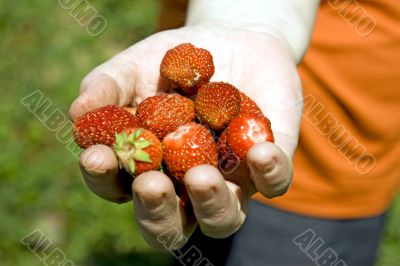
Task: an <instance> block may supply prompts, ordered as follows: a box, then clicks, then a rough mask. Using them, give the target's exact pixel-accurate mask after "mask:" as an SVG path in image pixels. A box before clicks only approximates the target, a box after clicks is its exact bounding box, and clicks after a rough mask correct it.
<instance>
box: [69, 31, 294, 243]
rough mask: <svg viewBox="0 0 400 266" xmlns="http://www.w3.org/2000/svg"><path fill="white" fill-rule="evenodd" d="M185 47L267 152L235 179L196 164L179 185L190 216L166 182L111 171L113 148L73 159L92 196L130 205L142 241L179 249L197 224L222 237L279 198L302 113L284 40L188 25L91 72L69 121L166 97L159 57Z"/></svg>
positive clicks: (151, 175) (254, 154) (258, 152)
mask: <svg viewBox="0 0 400 266" xmlns="http://www.w3.org/2000/svg"><path fill="white" fill-rule="evenodd" d="M185 42H190V43H192V44H194V45H195V46H196V47H201V48H205V49H207V50H209V51H210V52H211V54H212V55H213V58H214V64H215V74H214V76H213V77H212V81H225V82H229V83H231V84H233V85H234V86H236V87H237V88H239V89H240V90H242V91H243V92H245V93H246V94H247V95H248V96H250V97H251V98H253V99H254V100H255V101H256V103H257V104H258V105H259V106H260V108H261V109H262V110H263V112H264V114H265V115H266V116H267V117H268V118H269V119H270V120H271V123H272V130H273V132H274V137H275V143H260V144H256V145H254V146H253V147H252V148H251V149H250V151H249V153H248V155H247V162H248V165H249V168H243V167H237V168H235V169H234V171H232V170H230V171H227V170H226V169H217V168H215V167H212V166H209V165H200V166H197V167H194V168H192V169H190V170H189V171H188V172H187V173H186V175H185V177H184V184H185V186H186V188H187V191H188V193H189V197H190V201H191V203H192V206H193V208H192V209H190V210H189V209H188V208H185V207H184V204H182V203H181V200H180V198H179V197H178V196H177V195H176V193H175V190H174V186H173V183H172V182H171V180H170V179H169V177H167V176H166V175H165V174H163V173H161V172H156V171H151V172H146V173H143V174H141V175H139V176H137V177H136V178H135V180H134V181H133V183H132V186H131V185H130V184H131V179H130V178H129V177H127V176H124V175H123V174H121V172H122V171H119V170H118V161H117V158H116V156H115V154H114V152H113V151H112V149H111V148H109V147H107V146H104V145H95V146H92V147H90V148H88V149H86V150H85V151H84V152H83V153H82V156H81V160H80V166H81V170H82V175H83V177H84V179H85V182H86V184H87V185H88V187H89V188H90V189H91V190H92V191H93V192H94V193H95V194H97V195H98V196H100V197H102V198H104V199H107V200H109V201H113V202H117V203H122V202H126V201H129V200H131V199H133V203H134V206H135V214H136V215H135V217H136V219H137V222H138V224H139V225H140V228H141V231H142V234H143V236H144V238H145V239H146V240H147V241H148V242H149V243H150V244H151V245H153V246H161V244H167V245H168V243H160V239H159V236H160V235H162V234H163V233H165V232H168V231H169V230H174V232H177V233H178V237H177V238H175V239H171V241H172V240H174V241H175V243H177V244H178V245H176V246H174V247H176V248H177V247H179V246H180V245H183V244H184V243H185V241H186V240H187V238H188V237H189V236H190V235H191V234H192V232H193V230H194V228H195V227H196V225H197V224H198V225H199V226H200V229H201V230H202V232H203V233H204V234H205V235H208V236H210V237H215V238H223V237H227V236H229V235H231V234H232V233H234V232H235V231H236V230H237V229H238V228H239V227H240V226H241V225H242V224H243V222H244V219H245V217H246V206H247V201H248V199H249V198H250V197H251V195H253V194H254V193H256V192H260V193H262V194H263V195H264V196H265V197H268V198H272V197H276V196H280V195H283V194H284V193H285V192H286V191H287V189H288V187H289V185H290V182H291V177H292V155H293V152H294V150H295V147H296V145H297V139H298V132H299V124H300V117H301V110H302V106H301V104H299V102H300V100H301V97H302V96H301V85H300V81H299V77H298V74H297V71H296V64H295V60H294V58H293V56H292V55H291V53H290V49H288V47H287V46H286V44H285V41H284V40H282V39H281V38H279V36H274V35H272V34H264V33H257V32H253V31H248V30H240V29H235V28H229V27H224V26H221V25H207V26H200V25H197V26H187V27H183V28H180V29H176V30H170V31H164V32H161V33H157V34H154V35H152V36H150V37H149V38H147V39H144V40H143V41H141V42H139V43H137V44H135V45H133V46H131V47H130V48H128V49H127V50H125V51H123V52H121V53H120V54H118V55H116V56H115V57H113V58H112V59H110V60H109V61H108V62H106V63H104V64H102V65H100V66H98V67H97V68H95V69H94V70H93V71H92V72H90V73H89V74H88V75H87V76H86V77H85V78H84V79H83V81H82V84H81V88H80V95H79V97H78V98H77V99H76V100H75V101H74V102H73V103H72V105H71V108H70V116H71V119H72V120H74V119H75V118H77V117H78V116H79V115H81V114H84V113H86V112H88V111H91V110H93V109H96V108H98V107H101V106H104V105H107V104H115V105H119V106H125V105H135V104H138V103H140V102H141V101H143V100H144V99H145V98H147V97H149V96H153V95H155V94H157V93H159V92H168V91H169V89H168V86H167V84H165V83H164V82H163V80H162V79H160V74H159V66H160V62H161V59H162V58H163V56H164V54H165V52H166V51H167V50H168V49H170V48H173V47H174V46H176V45H178V44H180V43H185Z"/></svg>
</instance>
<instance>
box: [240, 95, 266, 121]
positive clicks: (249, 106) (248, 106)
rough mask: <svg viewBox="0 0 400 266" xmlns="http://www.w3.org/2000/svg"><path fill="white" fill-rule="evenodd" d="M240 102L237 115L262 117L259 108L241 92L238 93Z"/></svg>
mask: <svg viewBox="0 0 400 266" xmlns="http://www.w3.org/2000/svg"><path fill="white" fill-rule="evenodd" d="M240 100H241V101H240V111H239V114H256V115H260V116H263V113H262V111H261V109H260V107H258V105H257V104H256V103H255V102H254V101H253V100H252V99H251V98H250V97H249V96H247V95H246V94H244V93H243V92H240Z"/></svg>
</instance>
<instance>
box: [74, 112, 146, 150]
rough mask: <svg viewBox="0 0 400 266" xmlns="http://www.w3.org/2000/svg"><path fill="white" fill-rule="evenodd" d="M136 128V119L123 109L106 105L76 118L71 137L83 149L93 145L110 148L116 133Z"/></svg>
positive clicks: (137, 124)
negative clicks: (72, 136)
mask: <svg viewBox="0 0 400 266" xmlns="http://www.w3.org/2000/svg"><path fill="white" fill-rule="evenodd" d="M137 126H139V122H138V120H137V119H136V117H135V116H134V115H132V114H131V113H129V112H127V111H126V110H124V108H123V107H118V106H115V105H107V106H104V107H101V108H98V109H96V110H93V111H91V112H88V113H86V114H84V115H81V116H80V117H78V118H77V119H76V120H75V122H74V126H73V135H74V138H75V142H76V143H77V144H78V145H79V146H80V147H81V148H84V149H86V148H88V147H90V146H92V145H95V144H104V145H107V146H110V147H111V146H112V145H113V144H114V141H115V133H116V132H117V133H118V132H121V131H122V130H124V129H125V128H129V127H137Z"/></svg>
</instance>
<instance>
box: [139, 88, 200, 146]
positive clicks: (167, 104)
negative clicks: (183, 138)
mask: <svg viewBox="0 0 400 266" xmlns="http://www.w3.org/2000/svg"><path fill="white" fill-rule="evenodd" d="M136 116H137V118H138V119H139V121H140V124H141V126H142V127H144V128H146V129H148V130H150V131H151V132H153V133H154V134H156V136H157V137H158V138H159V139H163V138H164V137H165V135H167V134H168V133H170V132H173V131H174V130H175V129H177V128H178V127H179V126H181V125H183V124H186V123H187V122H190V121H192V120H194V117H195V114H194V104H193V102H192V101H191V100H190V99H188V98H185V97H183V96H181V95H179V94H161V95H156V96H153V97H149V98H147V99H146V100H144V101H143V102H141V103H140V104H139V105H138V107H137V109H136Z"/></svg>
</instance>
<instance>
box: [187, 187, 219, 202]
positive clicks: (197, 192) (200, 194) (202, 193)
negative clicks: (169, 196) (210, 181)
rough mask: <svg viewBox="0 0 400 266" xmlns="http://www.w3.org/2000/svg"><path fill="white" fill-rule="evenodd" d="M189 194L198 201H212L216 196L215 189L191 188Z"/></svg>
mask: <svg viewBox="0 0 400 266" xmlns="http://www.w3.org/2000/svg"><path fill="white" fill-rule="evenodd" d="M189 194H191V195H192V196H193V197H194V198H195V199H196V200H198V201H207V200H210V199H211V198H212V197H213V196H214V195H215V194H216V188H215V187H207V188H203V187H202V188H200V187H189Z"/></svg>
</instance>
